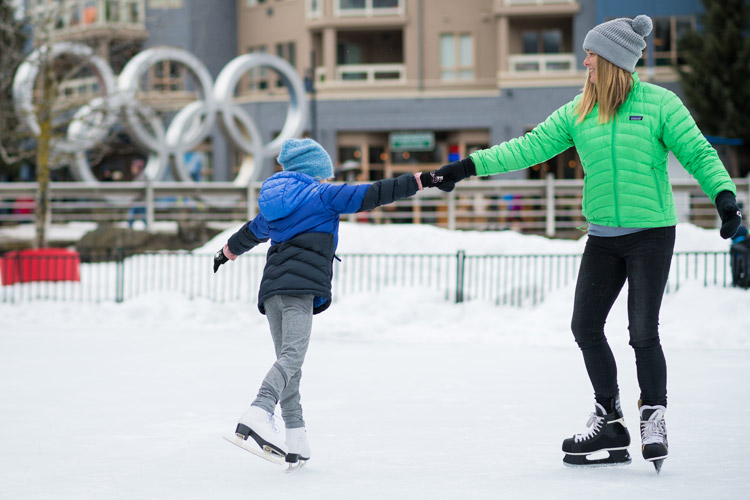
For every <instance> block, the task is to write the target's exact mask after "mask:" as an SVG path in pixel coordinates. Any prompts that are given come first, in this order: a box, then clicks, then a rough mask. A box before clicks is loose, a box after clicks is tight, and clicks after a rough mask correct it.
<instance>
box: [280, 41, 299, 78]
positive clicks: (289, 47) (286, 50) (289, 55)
mask: <svg viewBox="0 0 750 500" xmlns="http://www.w3.org/2000/svg"><path fill="white" fill-rule="evenodd" d="M276 55H277V56H279V57H280V58H282V59H284V60H285V61H286V62H288V63H289V64H291V65H292V67H293V68H295V69H296V68H297V47H296V45H295V44H294V42H287V43H277V44H276ZM276 86H277V87H283V86H284V82H283V80H282V79H281V78H277V79H276Z"/></svg>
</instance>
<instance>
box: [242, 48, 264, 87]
mask: <svg viewBox="0 0 750 500" xmlns="http://www.w3.org/2000/svg"><path fill="white" fill-rule="evenodd" d="M247 53H248V54H265V53H266V46H265V45H259V46H257V47H250V48H249V49H247ZM245 81H246V82H247V83H246V85H245V88H246V89H247V90H248V91H250V92H257V91H259V90H267V89H268V69H267V68H265V67H261V68H253V69H251V70H249V71H248V72H247V75H246V76H245Z"/></svg>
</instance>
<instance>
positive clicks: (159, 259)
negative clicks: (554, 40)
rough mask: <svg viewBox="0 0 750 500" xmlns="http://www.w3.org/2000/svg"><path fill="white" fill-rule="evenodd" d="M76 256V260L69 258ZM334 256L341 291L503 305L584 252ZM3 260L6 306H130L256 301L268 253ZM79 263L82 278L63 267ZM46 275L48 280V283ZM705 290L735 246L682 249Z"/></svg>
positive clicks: (677, 272)
mask: <svg viewBox="0 0 750 500" xmlns="http://www.w3.org/2000/svg"><path fill="white" fill-rule="evenodd" d="M68 258H73V257H68ZM339 258H340V260H335V261H334V281H333V290H334V297H335V298H336V297H342V296H344V295H347V294H354V293H368V292H369V293H372V292H379V291H381V290H384V289H387V288H389V287H399V288H416V287H426V288H430V289H434V290H438V291H439V292H440V293H441V294H443V295H444V296H445V298H446V300H451V301H455V302H464V301H469V300H483V301H488V302H492V303H494V304H496V305H498V306H512V307H521V306H527V305H531V306H533V305H536V304H539V303H541V302H542V301H544V300H545V298H546V297H547V296H548V295H549V294H550V293H551V292H554V291H555V290H558V289H561V288H564V287H566V286H568V285H571V284H572V283H573V282H574V281H575V279H576V276H577V272H578V266H579V265H580V259H581V256H580V255H572V254H569V255H563V254H554V255H553V254H538V255H469V254H467V253H466V252H464V251H458V252H457V253H456V254H343V255H340V256H339ZM25 259H27V260H25V261H21V260H19V259H13V258H11V257H8V254H6V256H3V258H2V259H0V274H2V283H3V285H2V286H0V302H3V303H20V302H24V301H36V300H50V301H77V302H122V301H125V300H130V299H133V298H135V297H140V296H143V295H146V294H149V293H175V294H180V295H183V296H186V297H188V298H190V299H194V298H204V299H208V300H214V301H223V302H226V301H243V302H253V301H255V300H256V298H257V292H258V286H259V284H260V279H261V276H262V274H263V267H264V264H265V255H263V254H261V253H255V254H253V253H249V254H245V255H243V256H242V257H241V258H239V259H237V260H236V261H234V262H231V263H228V264H227V265H225V266H223V267H222V268H221V269H220V270H219V272H218V273H216V274H214V273H213V255H210V254H197V253H191V252H154V253H142V254H136V255H125V254H124V253H123V252H115V253H113V254H111V255H110V256H108V257H106V258H105V257H99V258H93V256H87V257H86V258H84V259H83V260H78V257H75V259H76V260H75V262H72V263H71V262H69V261H66V260H65V259H66V258H61V257H54V258H49V257H25ZM61 266H62V267H64V268H65V269H66V270H68V271H69V270H70V268H71V266H74V267H75V272H76V276H75V277H74V278H75V279H71V276H57V278H60V279H61V280H60V281H54V279H56V277H55V273H54V268H57V269H59V268H60V267H61ZM40 278H43V279H40ZM689 281H690V282H696V283H699V284H701V285H702V286H705V287H727V286H731V270H730V265H729V253H728V252H679V253H675V255H674V257H673V260H672V268H671V272H670V277H669V281H668V283H667V293H670V292H674V291H676V290H678V289H679V288H680V286H681V285H682V284H684V283H686V282H689Z"/></svg>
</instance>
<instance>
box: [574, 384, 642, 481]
mask: <svg viewBox="0 0 750 500" xmlns="http://www.w3.org/2000/svg"><path fill="white" fill-rule="evenodd" d="M614 406H615V410H614V411H613V412H612V413H607V412H606V410H605V409H604V407H603V406H602V405H600V404H599V403H596V404H595V408H594V413H592V414H591V415H589V420H588V422H587V423H586V426H587V427H588V429H587V430H586V432H583V433H581V434H576V435H574V436H573V437H572V438H568V439H566V440H565V441H563V444H562V451H564V452H565V457H564V458H563V463H564V464H565V465H567V466H569V467H605V466H612V465H625V464H629V463H630V454H629V453H628V446H629V445H630V433H629V432H628V429H627V428H626V427H625V419H624V418H623V416H622V410H621V409H620V400H619V398H618V399H617V401H616V402H615V405H614Z"/></svg>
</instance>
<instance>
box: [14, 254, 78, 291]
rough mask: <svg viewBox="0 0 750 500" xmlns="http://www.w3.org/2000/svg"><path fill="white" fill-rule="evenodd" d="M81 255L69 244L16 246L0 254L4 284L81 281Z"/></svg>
mask: <svg viewBox="0 0 750 500" xmlns="http://www.w3.org/2000/svg"><path fill="white" fill-rule="evenodd" d="M80 266H81V257H80V256H79V255H78V252H76V251H74V250H68V249H67V248H37V249H31V250H16V251H13V252H8V253H6V254H5V255H3V256H2V257H0V275H1V276H2V284H3V286H6V285H12V284H14V283H26V282H28V281H81V275H80Z"/></svg>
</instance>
